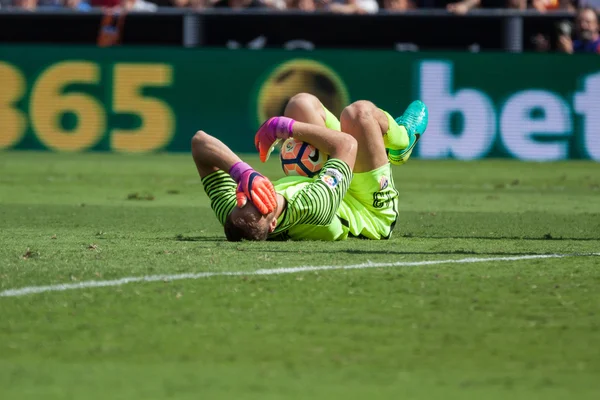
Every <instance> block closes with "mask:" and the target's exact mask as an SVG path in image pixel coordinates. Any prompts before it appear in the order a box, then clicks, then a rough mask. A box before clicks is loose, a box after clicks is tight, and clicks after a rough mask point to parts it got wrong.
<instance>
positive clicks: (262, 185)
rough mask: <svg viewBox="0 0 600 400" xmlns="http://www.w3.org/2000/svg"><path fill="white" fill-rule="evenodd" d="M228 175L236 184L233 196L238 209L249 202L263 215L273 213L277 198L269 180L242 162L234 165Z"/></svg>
mask: <svg viewBox="0 0 600 400" xmlns="http://www.w3.org/2000/svg"><path fill="white" fill-rule="evenodd" d="M229 174H230V175H231V177H232V178H233V179H234V180H235V181H236V182H237V184H238V187H237V191H236V194H235V197H236V200H237V206H238V207H240V208H241V207H244V206H245V205H246V204H247V203H248V200H249V201H250V202H251V203H252V204H254V206H255V207H256V208H257V209H258V211H259V212H260V213H261V214H263V215H267V214H270V213H272V212H273V211H275V209H276V208H277V197H276V195H275V188H274V187H273V184H272V183H271V181H270V180H269V179H267V178H265V177H264V176H263V175H261V174H259V173H258V172H256V171H255V170H254V169H253V168H252V167H251V166H250V165H248V164H246V163H244V162H238V163H236V164H235V165H234V166H233V167H231V170H230V171H229Z"/></svg>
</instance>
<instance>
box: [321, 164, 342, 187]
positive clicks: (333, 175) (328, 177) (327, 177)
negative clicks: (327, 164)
mask: <svg viewBox="0 0 600 400" xmlns="http://www.w3.org/2000/svg"><path fill="white" fill-rule="evenodd" d="M321 180H322V181H323V182H325V183H326V184H327V186H329V187H330V188H332V189H333V188H335V187H336V186H337V185H338V184H339V183H340V181H341V180H342V174H341V173H340V171H338V170H337V169H332V168H327V169H326V170H325V173H324V174H323V175H322V176H321Z"/></svg>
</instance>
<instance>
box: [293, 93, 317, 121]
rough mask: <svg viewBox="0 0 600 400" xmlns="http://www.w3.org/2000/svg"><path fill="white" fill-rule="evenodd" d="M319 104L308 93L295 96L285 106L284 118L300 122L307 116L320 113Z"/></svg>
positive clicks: (314, 97)
mask: <svg viewBox="0 0 600 400" xmlns="http://www.w3.org/2000/svg"><path fill="white" fill-rule="evenodd" d="M321 109H322V106H321V102H320V101H319V99H318V98H317V97H316V96H313V95H312V94H310V93H298V94H295V95H294V96H293V97H292V98H291V99H290V100H289V101H288V103H287V105H286V106H285V112H284V114H285V116H286V117H290V118H294V119H297V120H302V118H303V117H305V116H306V115H307V114H310V113H315V112H317V113H319V112H321Z"/></svg>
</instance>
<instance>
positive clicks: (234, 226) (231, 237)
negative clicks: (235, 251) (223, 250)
mask: <svg viewBox="0 0 600 400" xmlns="http://www.w3.org/2000/svg"><path fill="white" fill-rule="evenodd" d="M223 228H224V229H225V237H226V238H227V241H229V242H241V241H242V240H243V239H245V240H254V241H262V240H267V238H268V237H269V227H268V226H261V225H260V224H259V223H258V221H256V220H255V221H248V220H247V219H245V218H242V217H237V218H235V220H234V219H233V217H232V214H229V215H228V216H227V219H226V220H225V224H224V225H223Z"/></svg>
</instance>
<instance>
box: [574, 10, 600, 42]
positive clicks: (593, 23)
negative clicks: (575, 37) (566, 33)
mask: <svg viewBox="0 0 600 400" xmlns="http://www.w3.org/2000/svg"><path fill="white" fill-rule="evenodd" d="M576 25H577V30H578V31H579V34H580V35H581V38H582V39H583V40H595V39H596V36H597V35H598V15H597V14H596V11H595V10H594V9H593V8H591V7H582V8H581V9H580V10H579V12H578V13H577V20H576Z"/></svg>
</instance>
